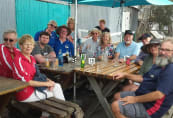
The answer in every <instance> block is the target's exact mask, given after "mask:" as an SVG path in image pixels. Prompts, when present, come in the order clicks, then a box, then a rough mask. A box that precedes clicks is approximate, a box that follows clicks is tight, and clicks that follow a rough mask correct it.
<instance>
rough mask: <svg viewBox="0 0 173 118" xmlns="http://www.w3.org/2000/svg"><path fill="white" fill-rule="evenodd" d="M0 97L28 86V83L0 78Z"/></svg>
mask: <svg viewBox="0 0 173 118" xmlns="http://www.w3.org/2000/svg"><path fill="white" fill-rule="evenodd" d="M0 83H1V84H0V95H5V94H8V93H11V92H15V91H18V90H21V89H23V88H25V87H27V86H28V83H26V82H22V81H19V80H14V79H11V78H5V77H0Z"/></svg>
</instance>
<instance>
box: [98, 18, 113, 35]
mask: <svg viewBox="0 0 173 118" xmlns="http://www.w3.org/2000/svg"><path fill="white" fill-rule="evenodd" d="M105 24H106V21H105V20H104V19H100V20H99V26H96V27H95V28H97V29H99V30H100V31H101V32H102V33H103V32H110V30H109V28H107V27H105Z"/></svg>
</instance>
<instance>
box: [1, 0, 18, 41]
mask: <svg viewBox="0 0 173 118" xmlns="http://www.w3.org/2000/svg"><path fill="white" fill-rule="evenodd" d="M8 29H16V18H15V1H14V0H0V43H2V42H3V38H2V34H3V32H4V31H6V30H8Z"/></svg>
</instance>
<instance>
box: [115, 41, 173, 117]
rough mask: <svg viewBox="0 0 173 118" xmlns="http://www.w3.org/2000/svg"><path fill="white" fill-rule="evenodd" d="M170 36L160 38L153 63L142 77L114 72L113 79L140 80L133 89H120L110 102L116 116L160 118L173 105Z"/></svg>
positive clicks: (172, 55)
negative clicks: (117, 98) (129, 90)
mask: <svg viewBox="0 0 173 118" xmlns="http://www.w3.org/2000/svg"><path fill="white" fill-rule="evenodd" d="M172 70H173V39H168V40H164V41H163V42H162V44H161V47H160V48H159V56H158V57H157V58H156V62H155V64H154V65H153V66H152V68H151V69H150V70H149V71H148V72H147V73H145V74H144V75H143V76H141V75H135V74H128V73H118V74H115V75H114V77H115V79H116V80H120V79H123V78H128V79H130V80H133V81H136V82H141V85H140V87H139V88H138V89H137V90H136V91H135V92H121V93H120V97H121V98H120V99H119V100H116V101H114V102H113V103H112V111H113V112H114V115H115V117H116V118H126V117H129V118H161V117H162V116H163V115H164V114H165V113H166V112H167V111H168V109H169V108H170V107H171V105H172V104H173V99H172V98H173V94H172V93H173V86H172V85H173V79H172V77H173V73H172Z"/></svg>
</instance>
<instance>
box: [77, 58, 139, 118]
mask: <svg viewBox="0 0 173 118" xmlns="http://www.w3.org/2000/svg"><path fill="white" fill-rule="evenodd" d="M139 69H140V66H138V65H136V64H134V63H131V64H130V65H129V66H127V65H126V64H125V63H121V64H120V63H116V64H115V63H114V62H112V61H109V62H108V63H105V62H97V63H96V64H95V65H93V66H91V65H87V66H85V68H80V67H78V68H75V69H74V71H75V72H76V73H77V74H80V75H85V76H87V79H88V81H89V83H90V85H91V87H92V89H93V90H94V92H95V94H96V95H97V98H98V100H99V102H98V103H96V104H93V105H91V106H90V107H89V108H88V111H87V112H86V113H85V114H86V115H87V118H89V117H90V115H91V114H92V113H93V112H94V111H95V110H96V108H97V107H98V105H99V104H101V106H102V107H103V109H104V111H105V112H106V115H107V118H114V116H113V113H112V110H111V107H110V105H109V104H108V101H107V99H106V97H107V96H108V95H109V94H110V93H111V91H112V90H113V89H114V88H115V87H116V86H117V85H118V84H119V83H120V81H115V80H113V76H114V75H115V74H116V73H120V72H127V73H135V72H137V71H138V70H139ZM99 80H109V82H108V83H107V84H106V85H104V88H102V87H100V86H99V83H98V82H99ZM98 100H97V101H98Z"/></svg>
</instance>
